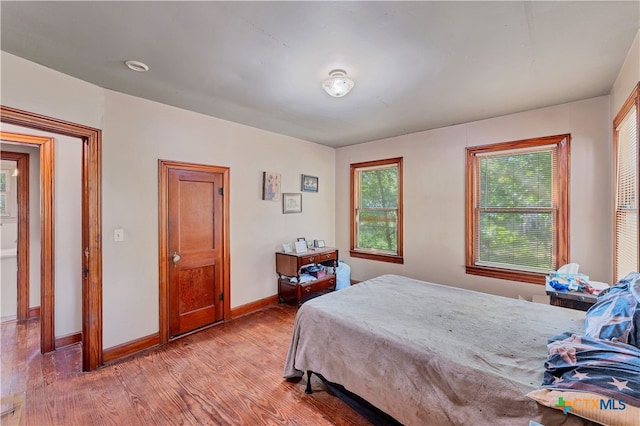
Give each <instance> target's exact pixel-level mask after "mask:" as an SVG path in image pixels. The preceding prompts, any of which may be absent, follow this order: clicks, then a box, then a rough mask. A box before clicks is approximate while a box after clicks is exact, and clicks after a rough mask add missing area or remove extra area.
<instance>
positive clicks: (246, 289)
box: [0, 52, 335, 348]
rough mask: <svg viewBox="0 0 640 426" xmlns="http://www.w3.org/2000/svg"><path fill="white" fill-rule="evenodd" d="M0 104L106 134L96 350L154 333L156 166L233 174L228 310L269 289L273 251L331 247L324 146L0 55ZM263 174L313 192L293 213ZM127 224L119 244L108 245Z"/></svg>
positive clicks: (329, 165)
mask: <svg viewBox="0 0 640 426" xmlns="http://www.w3.org/2000/svg"><path fill="white" fill-rule="evenodd" d="M1 59H2V76H1V78H2V80H1V83H2V88H3V90H2V93H1V94H0V101H1V103H2V104H3V105H7V106H12V107H15V108H20V109H24V110H28V111H33V112H36V113H39V114H44V115H48V116H51V117H57V118H61V119H64V120H68V121H72V122H76V123H80V124H84V125H88V126H92V127H97V128H100V129H102V130H103V159H102V185H103V197H102V206H103V208H102V220H103V324H104V333H103V342H104V348H109V347H112V346H115V345H118V344H121V343H125V342H129V341H131V340H134V339H137V338H140V337H143V336H147V335H150V334H153V333H156V332H157V331H158V330H159V324H158V321H159V319H158V297H159V296H158V288H159V284H158V199H157V197H158V160H159V159H165V160H174V161H185V162H193V163H201V164H212V165H217V166H225V167H229V168H230V176H231V188H230V190H229V191H228V192H227V194H228V196H230V205H231V207H230V208H231V212H230V216H231V217H230V226H231V230H230V239H231V247H230V250H231V307H232V308H233V307H237V306H240V305H243V304H246V303H249V302H253V301H256V300H259V299H262V298H266V297H269V296H273V295H275V294H276V293H277V286H276V274H275V255H274V251H275V250H277V249H281V247H282V243H283V242H291V241H294V240H295V238H296V237H299V236H305V237H308V238H322V239H324V240H325V241H326V243H327V245H332V244H333V242H334V241H333V236H334V234H335V228H334V220H335V218H334V212H335V206H334V187H335V184H334V176H335V168H334V157H335V151H334V150H333V149H331V148H328V147H325V146H321V145H317V144H313V143H309V142H305V141H301V140H298V139H294V138H290V137H286V136H282V135H278V134H275V133H270V132H266V131H262V130H258V129H255V128H251V127H248V126H243V125H240V124H236V123H232V122H229V121H224V120H220V119H216V118H212V117H208V116H204V115H200V114H196V113H192V112H188V111H184V110H181V109H178V108H173V107H169V106H166V105H162V104H159V103H155V102H151V101H147V100H143V99H139V98H135V97H132V96H128V95H123V94H120V93H116V92H112V91H109V90H105V89H101V88H99V87H96V86H93V85H91V84H88V83H86V82H82V81H80V80H77V79H74V78H72V77H69V76H66V75H64V74H61V73H58V72H55V71H52V70H49V69H47V68H44V67H42V66H40V65H37V64H34V63H32V62H29V61H26V60H23V59H21V58H17V57H15V56H13V55H10V54H7V53H6V52H2V56H1ZM263 171H273V172H278V173H281V174H282V190H283V191H284V192H300V175H301V174H302V173H305V174H310V175H313V176H318V177H319V179H320V180H319V182H320V191H319V192H318V193H317V194H316V193H304V194H303V212H302V213H301V214H287V215H284V214H282V206H281V204H280V203H276V202H271V201H262V200H261V179H262V172H263ZM114 228H124V230H125V241H124V242H119V243H116V242H114V241H113V229H114Z"/></svg>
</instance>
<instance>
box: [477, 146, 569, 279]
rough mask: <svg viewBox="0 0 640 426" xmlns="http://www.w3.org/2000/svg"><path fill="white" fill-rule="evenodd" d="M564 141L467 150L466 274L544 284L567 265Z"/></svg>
mask: <svg viewBox="0 0 640 426" xmlns="http://www.w3.org/2000/svg"><path fill="white" fill-rule="evenodd" d="M569 142H570V135H559V136H548V137H543V138H536V139H526V140H522V141H515V142H505V143H499V144H495V145H485V146H479V147H473V148H467V188H466V221H467V224H466V234H467V250H466V271H467V273H468V274H475V275H483V276H488V277H495V278H503V279H510V280H514V281H524V282H531V283H538V284H544V281H545V279H544V277H545V275H546V274H547V273H548V272H549V271H550V270H552V269H557V268H558V267H559V266H562V265H563V264H565V263H567V262H568V258H569V246H568V244H569V243H568V240H569V223H568V222H569V208H568V206H569Z"/></svg>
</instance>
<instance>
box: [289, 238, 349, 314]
mask: <svg viewBox="0 0 640 426" xmlns="http://www.w3.org/2000/svg"><path fill="white" fill-rule="evenodd" d="M316 263H318V264H322V265H324V266H331V267H333V273H332V274H330V273H327V275H325V276H323V277H322V278H318V279H317V280H315V281H309V282H306V283H302V284H299V282H300V268H302V267H303V266H307V265H313V264H316ZM337 266H338V250H337V249H335V248H329V247H327V248H322V249H315V250H311V251H308V252H306V253H284V252H277V253H276V273H277V274H278V298H279V299H280V303H284V302H286V301H289V300H294V301H295V302H297V303H302V302H304V301H305V300H307V299H309V298H311V297H313V296H316V295H318V294H319V293H326V292H328V291H332V290H335V288H336V275H335V271H336V267H337ZM292 278H295V280H293V281H292Z"/></svg>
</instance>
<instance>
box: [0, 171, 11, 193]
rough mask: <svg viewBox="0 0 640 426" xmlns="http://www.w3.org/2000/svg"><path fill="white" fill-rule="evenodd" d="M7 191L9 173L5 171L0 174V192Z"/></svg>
mask: <svg viewBox="0 0 640 426" xmlns="http://www.w3.org/2000/svg"><path fill="white" fill-rule="evenodd" d="M8 190H9V173H7V172H6V171H2V172H0V192H7V191H8Z"/></svg>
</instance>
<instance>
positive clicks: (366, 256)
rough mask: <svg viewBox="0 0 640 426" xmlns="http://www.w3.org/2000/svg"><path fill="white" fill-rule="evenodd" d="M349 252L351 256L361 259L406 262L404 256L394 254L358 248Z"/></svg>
mask: <svg viewBox="0 0 640 426" xmlns="http://www.w3.org/2000/svg"><path fill="white" fill-rule="evenodd" d="M349 254H350V255H351V257H358V258H360V259H369V260H377V261H379V262H389V263H404V258H403V257H402V256H397V255H392V254H379V253H369V252H362V251H357V250H351V251H350V252H349Z"/></svg>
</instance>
